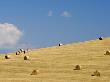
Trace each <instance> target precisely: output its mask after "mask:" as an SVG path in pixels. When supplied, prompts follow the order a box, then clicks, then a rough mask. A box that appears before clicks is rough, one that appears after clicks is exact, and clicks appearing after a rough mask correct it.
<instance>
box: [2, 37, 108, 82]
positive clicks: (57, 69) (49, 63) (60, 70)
mask: <svg viewBox="0 0 110 82" xmlns="http://www.w3.org/2000/svg"><path fill="white" fill-rule="evenodd" d="M107 50H110V38H104V40H92V41H86V42H80V43H76V44H67V45H63V46H54V47H49V48H42V49H35V50H32V51H29V52H28V53H26V54H27V55H29V56H30V60H23V57H24V55H15V53H12V54H10V55H11V59H4V55H1V56H0V82H110V78H109V77H110V56H109V55H104V53H105V52H106V51H107ZM75 65H80V66H81V70H73V69H74V68H75ZM34 69H38V70H39V71H40V72H39V74H37V75H30V74H31V72H32V71H33V70H34ZM96 70H98V71H99V72H100V74H101V76H100V77H97V76H91V74H93V72H94V71H96Z"/></svg>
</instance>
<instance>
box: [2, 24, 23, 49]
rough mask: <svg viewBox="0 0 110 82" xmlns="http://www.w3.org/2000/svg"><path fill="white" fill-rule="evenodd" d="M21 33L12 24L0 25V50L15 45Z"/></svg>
mask: <svg viewBox="0 0 110 82" xmlns="http://www.w3.org/2000/svg"><path fill="white" fill-rule="evenodd" d="M21 35H22V32H21V31H20V30H19V29H18V28H17V27H16V26H15V25H13V24H9V23H3V24H0V48H9V47H13V46H15V45H16V44H17V42H18V41H19V39H20V37H21Z"/></svg>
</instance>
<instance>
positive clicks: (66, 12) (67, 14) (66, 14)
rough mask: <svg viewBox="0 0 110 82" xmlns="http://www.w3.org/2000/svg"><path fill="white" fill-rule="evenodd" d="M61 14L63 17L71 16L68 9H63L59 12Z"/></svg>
mask: <svg viewBox="0 0 110 82" xmlns="http://www.w3.org/2000/svg"><path fill="white" fill-rule="evenodd" d="M61 16H63V17H71V14H70V13H69V12H68V11H63V12H62V13H61Z"/></svg>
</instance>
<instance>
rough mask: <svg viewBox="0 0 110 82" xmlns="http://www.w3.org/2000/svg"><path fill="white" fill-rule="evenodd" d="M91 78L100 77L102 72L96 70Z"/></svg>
mask: <svg viewBox="0 0 110 82" xmlns="http://www.w3.org/2000/svg"><path fill="white" fill-rule="evenodd" d="M91 76H97V77H100V72H99V71H97V70H96V71H95V72H94V73H93V74H92V75H91Z"/></svg>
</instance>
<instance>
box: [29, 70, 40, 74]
mask: <svg viewBox="0 0 110 82" xmlns="http://www.w3.org/2000/svg"><path fill="white" fill-rule="evenodd" d="M38 73H39V70H33V71H32V73H31V74H30V75H37V74H38Z"/></svg>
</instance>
